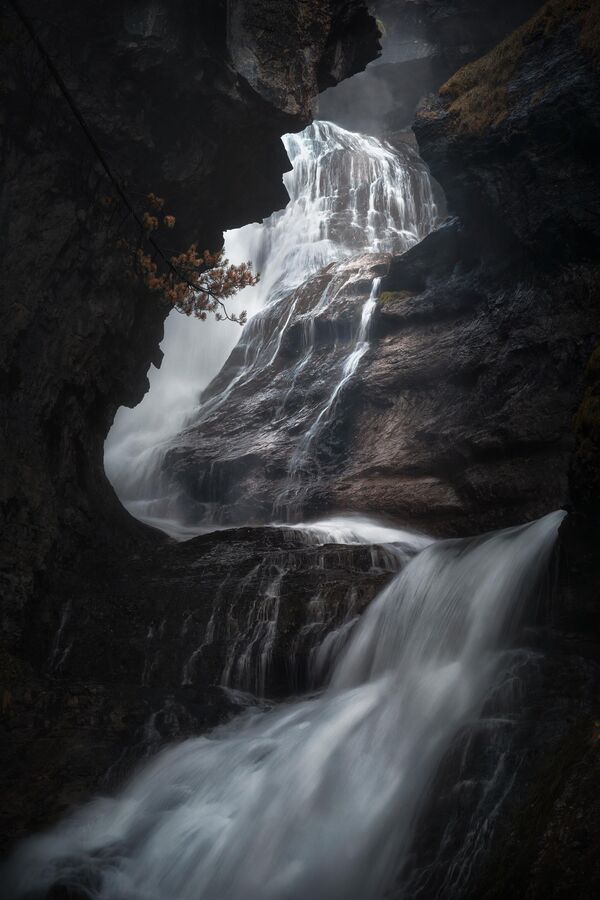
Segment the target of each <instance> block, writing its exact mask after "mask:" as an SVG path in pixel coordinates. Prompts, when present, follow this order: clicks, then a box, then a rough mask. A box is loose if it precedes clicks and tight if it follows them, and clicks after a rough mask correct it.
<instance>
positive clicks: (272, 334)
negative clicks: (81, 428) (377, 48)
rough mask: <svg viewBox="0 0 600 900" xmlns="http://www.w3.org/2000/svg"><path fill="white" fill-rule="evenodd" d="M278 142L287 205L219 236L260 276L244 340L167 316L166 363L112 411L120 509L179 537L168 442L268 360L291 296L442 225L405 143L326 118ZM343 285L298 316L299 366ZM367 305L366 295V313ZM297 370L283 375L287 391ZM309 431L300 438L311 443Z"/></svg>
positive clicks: (336, 283)
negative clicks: (323, 273) (327, 270)
mask: <svg viewBox="0 0 600 900" xmlns="http://www.w3.org/2000/svg"><path fill="white" fill-rule="evenodd" d="M283 142H284V145H285V148H286V150H287V153H288V156H289V159H290V163H291V166H292V168H291V171H290V172H288V173H287V174H286V175H285V176H284V183H285V186H286V189H287V191H288V194H289V196H290V202H289V204H288V206H287V207H286V208H285V209H284V210H282V211H281V212H278V213H275V214H273V215H272V216H271V217H270V218H268V219H266V220H265V221H264V222H263V223H262V224H252V225H248V226H246V227H244V228H241V229H238V230H236V231H231V232H228V233H227V234H226V236H225V238H226V239H225V250H226V254H227V256H228V257H229V258H230V259H231V260H232V261H234V262H241V261H243V260H246V259H251V260H252V262H253V263H254V266H255V269H256V270H257V271H259V272H260V273H261V281H260V283H259V284H258V285H257V286H256V287H254V288H248V289H246V290H244V291H243V293H242V294H241V295H240V303H243V305H244V307H246V308H247V309H248V311H249V313H250V321H249V322H248V325H247V326H246V327H245V329H244V331H243V333H242V334H241V337H240V332H239V329H238V327H237V326H235V325H231V324H230V323H223V322H221V323H216V322H213V321H209V322H203V323H198V322H195V321H190V320H188V319H187V318H186V317H184V316H181V315H178V314H177V313H172V314H171V316H169V318H168V320H167V324H166V330H165V339H164V341H163V344H162V349H163V351H164V361H163V364H162V367H161V369H160V370H156V369H152V370H151V372H150V373H149V377H150V391H149V393H148V394H147V395H146V397H145V398H144V400H143V401H142V403H141V404H139V406H137V407H136V408H135V409H133V410H128V409H124V408H123V409H121V410H120V411H119V413H118V415H117V417H116V420H115V423H114V426H113V428H112V430H111V433H110V435H109V437H108V440H107V443H106V451H105V466H106V471H107V474H108V476H109V478H110V479H111V481H112V483H113V485H114V486H115V489H116V491H117V493H118V495H119V497H120V498H121V500H122V502H123V503H124V505H125V506H126V507H127V508H128V509H129V510H130V511H131V512H132V513H133V514H134V515H136V516H138V517H139V518H141V519H143V520H145V521H148V522H150V523H152V524H157V525H159V527H162V528H163V529H164V530H166V531H168V532H170V533H174V534H176V535H177V536H180V537H186V536H189V533H190V532H189V530H188V529H187V528H186V527H185V526H183V527H182V524H181V521H180V519H181V517H180V516H179V514H178V498H177V495H176V489H175V488H174V487H173V485H172V483H171V481H170V480H169V478H168V477H165V475H164V472H163V471H162V463H163V459H164V455H165V452H166V450H167V449H168V447H169V441H170V439H171V438H172V437H173V436H174V435H176V434H177V433H178V432H179V431H180V430H181V429H182V428H183V427H185V426H186V425H187V424H189V423H191V422H194V423H195V424H201V423H202V421H203V420H204V419H206V418H207V417H209V416H210V415H214V414H215V413H216V412H217V411H218V409H219V407H220V406H222V404H223V403H225V402H226V401H227V399H228V398H229V397H230V396H231V394H232V392H233V391H234V390H235V389H236V387H238V386H239V385H240V384H241V383H243V382H244V381H245V380H247V379H248V378H249V377H250V376H251V375H252V374H254V373H256V370H257V369H267V368H268V367H269V366H272V364H273V362H274V360H275V359H276V357H277V354H278V352H279V350H280V348H281V343H282V339H283V337H284V335H285V333H286V329H287V327H288V326H289V324H290V322H291V320H292V317H293V316H294V313H295V312H296V309H295V303H294V302H291V303H290V302H287V303H286V298H289V297H290V295H291V294H293V292H294V290H295V289H297V288H298V287H299V286H300V285H302V284H304V282H306V280H307V279H308V278H309V277H310V276H311V275H312V274H314V273H315V272H317V271H319V270H321V269H323V267H325V266H328V265H329V264H331V263H339V262H340V261H342V260H347V259H350V258H351V257H353V256H356V255H360V254H361V253H365V252H370V253H402V252H403V251H405V250H407V249H408V248H409V247H411V246H413V245H414V244H416V243H417V242H418V241H419V240H421V239H422V238H423V237H425V235H426V234H428V233H429V232H430V231H431V230H432V228H433V227H434V226H435V224H436V222H437V220H438V209H437V206H436V202H435V198H434V193H433V189H432V185H431V180H430V177H429V173H428V171H427V169H426V167H425V166H424V164H423V163H422V161H421V160H420V159H419V157H418V155H417V154H416V153H415V152H414V151H413V150H412V149H411V148H410V147H409V146H403V147H401V148H400V149H395V148H393V147H392V146H391V145H389V144H387V143H385V142H382V141H380V140H378V139H377V138H374V137H370V136H367V135H361V134H354V133H352V132H349V131H346V130H344V129H343V128H339V127H338V126H336V125H334V124H332V123H330V122H315V123H314V124H313V125H311V126H310V127H309V128H307V129H306V130H305V131H303V132H302V133H301V134H288V135H285V136H284V138H283ZM346 282H347V275H343V274H342V275H341V276H339V277H334V278H333V279H332V280H331V281H330V282H329V285H328V287H327V288H326V289H325V291H324V292H323V295H322V296H321V298H320V300H319V302H318V303H317V304H316V305H315V307H314V308H313V309H312V310H311V311H310V312H309V314H307V315H306V316H305V317H304V328H305V334H306V343H307V352H306V354H305V357H304V360H303V361H302V360H301V361H300V363H299V366H300V367H302V366H303V365H306V362H307V359H308V357H309V356H310V353H311V352H312V346H313V337H314V321H315V318H316V317H317V316H318V315H319V313H320V312H322V310H323V309H324V308H325V307H326V306H327V305H328V304H330V303H332V302H334V300H335V298H336V296H337V294H339V292H340V290H341V289H342V288H343V287H344V285H345V283H346ZM372 299H373V298H371V301H372ZM373 307H374V304H373V303H372V302H369V303H368V304H367V306H366V307H365V310H364V314H365V315H367V316H368V314H370V313H371V312H372V310H373ZM367 325H368V321H366V322H363V325H361V327H360V329H359V331H358V333H357V335H356V337H355V347H354V348H353V349H352V350H351V351H350V356H349V358H348V371H347V372H345V373H344V378H345V380H346V381H347V380H348V378H349V377H350V376H351V374H352V372H353V371H355V370H356V366H357V365H358V362H359V361H360V358H361V356H362V355H363V354H364V352H365V349H366V344H365V340H366V335H365V331H366V327H367ZM236 345H237V346H236ZM234 348H235V354H236V358H237V359H238V360H239V361H238V362H237V364H236V366H234V367H233V370H232V371H231V372H230V373H229V374H228V376H227V377H226V378H225V379H224V380H219V378H217V379H216V381H215V382H214V383H213V384H212V385H211V386H210V388H209V391H208V392H207V393H208V396H205V397H204V398H202V400H201V394H202V392H203V390H204V389H205V388H207V387H208V385H209V383H210V382H211V380H212V379H214V378H215V376H216V375H217V373H218V371H219V369H220V368H221V366H222V365H223V363H224V362H225V361H226V359H227V357H228V356H229V354H230V353H231V351H232V350H234ZM298 374H299V372H298V371H295V370H294V369H291V370H290V372H289V384H288V389H287V390H288V394H289V393H291V392H293V389H294V384H295V380H296V378H297V376H298ZM332 377H333V378H336V374H335V373H332ZM336 385H337V381H335V382H333V384H332V392H333V393H332V403H333V402H334V401H335V396H336V395H335V389H336ZM342 387H343V385H342V384H340V385H339V387H338V388H337V392H338V393H339V390H341V388H342ZM284 406H285V403H284ZM284 411H285V410H284V409H283V410H279V411H278V412H279V413H282V412H284ZM276 415H277V412H276ZM325 415H326V410H321V411H319V410H316V411H315V417H316V420H315V422H314V428H316V429H318V428H319V423H320V422H321V421H322V419H323V416H325ZM313 437H314V435H313ZM313 437H311V436H310V435H309V434H307V436H306V439H305V440H306V442H307V443H308V444H310V443H312V442H313ZM298 471H300V467H298V469H297V472H298ZM296 474H297V473H296ZM292 481H293V479H292ZM290 491H291V492H292V493H293V491H294V487H293V486H292V485H291V486H290ZM211 524H214V523H211ZM198 530H199V529H198V528H193V529H191V532H192V533H197V532H198Z"/></svg>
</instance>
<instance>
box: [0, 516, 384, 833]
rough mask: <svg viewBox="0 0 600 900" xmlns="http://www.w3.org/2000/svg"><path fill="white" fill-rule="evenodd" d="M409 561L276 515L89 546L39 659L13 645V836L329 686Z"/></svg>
mask: <svg viewBox="0 0 600 900" xmlns="http://www.w3.org/2000/svg"><path fill="white" fill-rule="evenodd" d="M401 564H402V558H400V557H398V556H397V555H394V554H392V553H390V552H389V550H386V549H385V548H382V547H378V546H357V545H354V546H352V545H345V546H343V545H338V546H334V545H328V544H324V543H323V539H322V538H318V537H316V536H314V535H313V536H311V535H310V534H307V533H306V532H300V531H297V530H293V529H273V528H269V529H251V528H245V529H238V530H233V531H227V532H221V533H213V534H208V535H205V536H203V537H199V538H196V539H194V540H191V541H188V542H186V543H185V544H179V545H174V544H164V545H161V546H157V547H155V548H148V547H144V545H143V544H142V545H139V546H138V552H137V553H136V554H135V555H133V556H131V555H116V556H115V555H114V554H112V553H111V554H110V555H108V556H106V555H102V554H99V553H98V552H97V551H93V552H89V553H87V554H85V555H84V556H83V557H82V559H81V560H80V568H79V571H78V572H77V573H74V574H73V576H72V578H71V579H70V580H65V581H63V583H62V584H61V586H60V593H57V595H55V596H51V597H49V598H46V603H45V604H44V606H43V607H40V608H38V610H37V617H36V618H35V619H32V620H31V621H30V622H29V627H28V628H27V630H26V633H25V636H24V643H25V649H26V656H27V657H28V659H29V660H30V661H31V662H27V663H25V662H23V661H18V660H17V659H11V658H9V657H6V658H5V657H2V658H0V665H1V666H2V674H3V676H7V675H9V671H8V670H9V669H10V667H11V666H12V667H13V671H12V673H11V677H7V678H6V685H7V686H6V688H4V689H3V693H2V695H1V697H2V707H1V717H0V729H1V732H0V733H1V734H2V736H3V738H4V739H3V740H2V741H0V745H1V748H2V749H1V751H0V762H1V765H0V771H1V773H2V774H1V777H0V791H1V793H2V796H3V808H2V815H1V817H0V847H1V848H2V850H5V849H7V847H8V845H9V844H12V843H13V842H15V841H16V840H18V839H19V838H20V837H23V836H24V835H26V834H29V833H31V832H32V831H33V830H36V829H39V828H41V827H43V826H44V825H47V824H48V823H49V822H52V821H55V820H56V818H57V817H59V816H60V815H63V814H65V813H66V812H67V811H68V810H69V809H70V808H71V806H72V805H73V804H77V803H79V802H81V801H82V800H84V799H88V798H89V796H90V793H91V792H93V791H100V792H105V791H107V790H110V789H113V788H115V787H116V786H117V785H118V784H120V783H121V782H122V780H123V779H124V778H126V777H128V776H129V775H130V773H131V770H132V767H133V766H134V765H135V764H136V763H138V762H139V760H140V759H142V758H144V757H147V756H150V755H151V754H153V753H156V752H157V751H158V750H159V749H160V748H161V747H162V746H163V745H164V744H166V743H168V742H169V741H174V740H178V739H182V738H185V737H189V736H191V735H197V734H199V733H202V732H203V731H206V730H207V729H209V728H211V727H214V726H215V725H217V724H218V723H220V722H223V721H224V720H226V719H227V718H228V717H230V716H232V715H234V714H235V713H238V714H239V713H240V712H241V711H242V710H243V709H244V707H245V706H247V705H249V704H252V705H256V703H259V704H260V703H269V702H271V701H270V700H267V699H266V698H279V697H281V696H284V695H289V694H291V693H294V692H296V691H303V690H307V689H308V688H317V687H322V686H323V685H324V683H326V681H327V677H328V674H329V670H330V665H331V663H332V661H333V660H334V658H335V656H336V654H338V653H339V652H340V651H341V649H343V646H344V643H345V640H346V639H347V637H348V636H349V634H350V632H351V629H352V628H353V626H354V624H355V622H356V619H357V617H358V616H359V615H360V614H361V612H362V611H363V609H364V608H365V607H366V606H367V604H368V603H370V601H371V600H372V599H373V598H374V596H375V595H376V594H377V593H378V592H379V590H380V589H381V587H382V586H383V585H384V584H385V583H387V582H388V581H389V579H390V578H391V577H392V576H393V573H394V572H395V571H397V569H398V568H399V567H400V566H401ZM51 610H52V612H50V611H51ZM32 663H33V665H32ZM17 667H18V668H17ZM34 668H35V672H34ZM3 680H4V679H3ZM226 687H228V688H229V689H230V690H225V688H226ZM246 691H252V692H253V694H254V695H255V696H258V700H257V699H255V698H249V697H248V695H247V694H246V693H245V692H246ZM240 692H241V693H240Z"/></svg>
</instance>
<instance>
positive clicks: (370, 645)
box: [2, 513, 563, 900]
mask: <svg viewBox="0 0 600 900" xmlns="http://www.w3.org/2000/svg"><path fill="white" fill-rule="evenodd" d="M562 516H563V514H562V513H552V514H550V515H548V516H546V517H545V518H543V519H540V520H539V521H537V522H534V523H532V524H530V525H526V526H520V527H517V528H512V529H508V530H505V531H501V532H497V533H494V534H490V535H486V536H483V537H481V538H477V539H471V540H452V541H441V542H437V543H433V544H430V545H429V546H427V547H425V548H424V549H423V550H422V551H421V552H420V553H418V554H417V555H416V556H415V557H414V558H413V559H412V560H411V561H410V562H409V564H408V565H407V566H406V567H405V568H404V569H403V570H402V572H401V573H400V574H399V575H397V576H396V577H395V579H394V580H393V581H392V582H391V583H390V584H389V586H388V587H387V588H385V589H384V590H383V591H382V592H381V594H380V595H379V597H378V598H377V599H376V600H375V601H374V602H373V604H372V605H371V606H370V607H369V609H368V610H367V612H366V613H365V614H364V615H363V617H362V619H361V620H360V622H359V623H358V625H357V626H356V627H355V628H354V630H353V632H352V634H351V637H350V639H349V640H348V642H347V643H346V646H345V649H344V650H343V652H342V654H341V656H340V658H339V659H338V661H337V663H336V664H335V665H334V669H333V673H332V677H331V680H330V684H329V686H328V687H327V689H326V690H325V691H324V692H323V693H322V694H320V695H317V696H313V697H308V698H305V699H300V700H296V701H291V702H286V703H283V704H281V705H279V706H278V707H275V708H274V709H272V710H270V711H266V712H265V711H260V710H257V709H254V710H249V711H247V712H246V713H244V714H242V715H241V716H240V717H238V718H237V719H235V720H234V721H232V722H231V723H229V724H228V725H226V726H223V727H221V728H218V729H217V730H215V731H214V732H213V733H212V734H210V735H208V736H206V737H202V738H198V739H194V740H188V741H185V742H183V743H181V744H179V745H178V746H176V747H173V748H171V749H168V750H166V751H165V752H163V753H162V754H160V755H159V756H158V757H157V758H156V759H155V760H154V761H153V762H151V763H149V764H147V766H146V767H145V768H143V769H142V770H141V771H140V772H139V774H138V775H137V776H136V777H135V778H134V779H133V780H132V781H131V783H130V784H129V785H128V786H126V787H125V789H124V790H123V791H122V792H121V793H120V794H119V795H117V796H116V797H114V798H111V799H102V800H98V801H96V802H94V803H92V804H90V805H89V806H87V807H85V808H84V809H82V810H81V811H79V812H78V813H77V814H76V815H75V816H74V817H72V818H71V819H70V820H68V821H66V822H64V823H63V824H61V825H59V826H58V827H57V828H55V829H54V830H53V831H51V832H50V833H49V834H48V835H46V836H43V837H41V838H35V839H32V840H30V841H28V842H27V843H25V844H24V845H23V846H22V847H21V848H20V849H19V850H18V852H17V854H16V856H15V857H14V858H13V860H12V861H11V862H10V863H9V864H8V866H7V868H6V870H5V871H4V873H3V876H2V878H3V885H4V889H5V893H4V896H7V897H11V898H13V900H16V898H23V900H24V898H25V897H28V896H37V894H36V893H35V892H36V891H44V890H47V889H49V888H50V886H54V888H55V890H56V895H57V896H58V893H59V892H61V890H62V891H64V892H65V895H66V892H67V890H69V889H70V890H73V891H75V892H76V893H77V896H87V897H89V898H93V900H134V898H138V900H173V898H177V900H306V898H307V897H311V896H312V897H317V898H319V900H378V898H381V897H382V896H383V895H384V892H385V890H386V887H387V886H388V885H389V884H390V880H391V879H392V878H393V877H394V876H395V874H396V873H397V871H398V868H399V866H401V863H402V860H403V857H404V856H405V855H406V853H407V850H408V847H409V842H410V836H411V830H412V826H413V823H414V819H415V815H416V814H417V812H418V810H419V803H420V801H421V799H422V797H423V794H424V791H425V789H426V786H427V784H428V782H429V780H430V779H431V777H432V774H433V772H434V771H435V769H436V767H437V765H438V764H439V762H440V760H441V758H442V756H443V754H444V751H445V750H446V749H447V748H448V746H449V744H450V742H451V740H452V738H453V737H454V735H455V734H456V732H457V730H458V729H459V728H460V727H461V726H463V725H464V724H465V723H467V722H468V721H470V720H472V719H473V718H474V717H477V715H478V713H479V712H480V710H481V708H482V704H483V702H484V699H485V696H486V694H487V692H488V691H489V689H490V688H491V686H492V685H493V684H494V680H495V678H496V677H497V676H500V675H501V674H502V664H503V663H502V661H503V658H504V656H505V653H506V651H507V648H509V647H510V646H511V643H513V644H514V640H515V633H516V628H517V626H518V623H519V619H520V617H521V615H522V614H523V612H524V610H525V608H526V606H527V605H528V604H529V603H531V601H532V600H534V599H535V598H536V595H537V592H538V590H539V588H540V585H541V582H542V579H543V577H544V575H545V572H546V571H547V567H548V562H549V558H550V555H551V552H552V549H553V546H554V543H555V539H556V535H557V530H558V527H559V524H560V522H561V520H562ZM275 593H276V591H275V589H274V590H273V594H275Z"/></svg>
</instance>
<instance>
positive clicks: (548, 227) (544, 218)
mask: <svg viewBox="0 0 600 900" xmlns="http://www.w3.org/2000/svg"><path fill="white" fill-rule="evenodd" d="M588 5H589V6H590V7H591V9H592V11H591V12H590V16H591V15H592V13H593V7H594V4H588ZM585 9H586V4H585V3H583V4H582V5H581V6H580V7H579V6H569V4H566V3H565V4H560V3H558V4H547V5H546V6H544V7H543V8H542V10H541V12H540V13H538V15H537V16H534V17H533V18H532V19H531V20H530V22H529V23H527V24H526V25H524V26H523V27H522V28H521V29H519V30H518V31H516V32H515V33H514V35H511V36H510V37H509V38H507V39H506V41H505V42H504V43H503V44H501V45H500V47H499V48H498V49H497V50H494V51H493V52H492V53H490V54H489V56H487V57H484V58H483V59H482V60H479V61H478V62H476V63H474V64H472V65H471V66H467V67H466V68H465V69H463V70H462V71H460V72H458V73H457V74H456V75H455V76H454V77H453V78H451V79H450V80H449V81H448V83H447V84H446V85H445V86H444V88H443V89H442V92H441V97H440V98H438V99H437V100H435V99H434V100H432V101H431V103H430V104H429V105H428V107H427V108H426V109H424V110H423V112H422V113H421V114H420V115H418V117H417V120H416V123H415V131H416V134H417V138H418V141H419V145H420V147H421V152H422V154H423V156H424V158H425V159H426V161H427V163H428V164H429V166H430V167H431V170H432V172H433V174H434V176H435V177H436V178H438V179H439V180H440V182H441V183H442V184H443V186H444V190H445V191H446V196H447V198H448V204H449V209H450V210H451V212H453V213H455V214H458V215H460V216H461V217H462V219H463V221H464V223H465V227H466V228H467V229H468V230H469V233H470V235H471V237H472V239H473V240H474V241H475V242H476V243H477V246H478V248H479V250H480V252H482V253H485V254H487V255H491V256H493V257H494V258H498V257H499V256H500V255H501V254H502V253H504V254H511V255H512V256H519V255H520V256H521V257H523V258H530V259H535V260H536V261H537V262H538V263H539V266H540V267H545V268H552V267H556V266H558V265H560V264H563V265H574V264H577V263H579V262H581V263H587V262H589V261H590V260H594V259H596V258H597V253H598V247H599V246H600V226H599V224H598V216H597V210H598V208H599V206H600V183H599V180H598V173H597V167H596V164H595V160H596V158H597V155H598V151H599V148H600V112H599V109H598V63H597V55H596V54H597V48H595V47H594V46H593V44H592V43H590V42H591V41H592V37H591V36H590V34H588V33H587V30H586V25H585V22H586V19H585V15H586V13H585ZM589 28H590V29H591V25H590V26H589Z"/></svg>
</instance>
